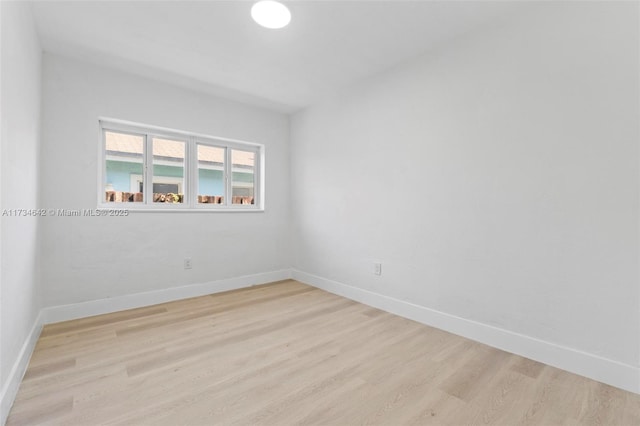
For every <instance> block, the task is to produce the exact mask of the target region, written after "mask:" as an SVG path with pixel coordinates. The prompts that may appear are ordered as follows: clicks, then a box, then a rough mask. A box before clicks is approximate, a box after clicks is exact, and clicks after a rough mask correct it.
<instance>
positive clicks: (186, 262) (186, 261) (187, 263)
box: [184, 257, 192, 269]
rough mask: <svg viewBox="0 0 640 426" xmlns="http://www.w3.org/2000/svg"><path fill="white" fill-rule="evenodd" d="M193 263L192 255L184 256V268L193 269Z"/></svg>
mask: <svg viewBox="0 0 640 426" xmlns="http://www.w3.org/2000/svg"><path fill="white" fill-rule="evenodd" d="M191 268H192V265H191V258H190V257H185V258H184V269H191Z"/></svg>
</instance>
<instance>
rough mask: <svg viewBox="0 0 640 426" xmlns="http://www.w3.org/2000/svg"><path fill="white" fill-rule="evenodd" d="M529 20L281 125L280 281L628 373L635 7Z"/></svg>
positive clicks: (632, 338) (632, 314)
mask: <svg viewBox="0 0 640 426" xmlns="http://www.w3.org/2000/svg"><path fill="white" fill-rule="evenodd" d="M539 9H540V10H538V11H537V12H536V13H531V14H530V16H528V17H523V18H522V19H519V20H514V21H513V22H511V23H508V22H505V23H503V24H501V25H499V26H496V27H494V28H490V29H485V30H484V31H483V32H482V33H479V32H478V33H474V34H470V35H468V36H467V37H465V38H463V39H458V40H457V41H455V42H452V43H450V44H448V45H447V46H443V47H442V49H441V50H439V51H438V52H433V53H432V54H430V55H427V56H424V57H422V58H420V59H419V60H416V61H414V62H411V63H408V64H404V65H403V66H400V67H397V68H396V69H394V70H392V71H389V72H387V73H385V74H384V75H379V76H377V77H375V78H372V79H370V80H368V81H364V82H361V83H360V84H358V85H356V86H353V87H350V88H348V89H346V90H344V91H343V93H342V94H341V95H339V96H336V97H335V98H333V99H330V100H327V101H326V102H324V103H322V104H319V105H316V106H313V107H311V108H309V109H307V110H305V111H303V112H300V113H298V114H297V115H295V116H294V117H293V118H292V133H291V139H292V141H293V142H292V154H291V156H292V159H291V161H292V177H293V178H292V204H293V206H294V207H293V209H294V210H293V215H294V220H295V229H294V233H293V235H294V241H295V243H294V249H293V253H294V262H293V263H294V267H295V268H297V269H298V270H299V271H302V272H305V273H307V274H312V275H315V276H317V277H320V278H322V279H326V280H333V281H335V282H338V283H341V284H346V285H349V286H353V287H355V288H356V289H358V291H359V290H360V289H362V290H368V291H371V292H374V293H378V294H382V295H386V296H391V297H394V298H397V299H400V300H403V301H407V302H411V303H413V304H416V305H419V306H421V307H425V308H430V309H433V310H436V311H439V312H442V313H445V314H449V315H454V316H457V317H461V318H463V319H467V320H471V321H475V322H478V323H481V324H484V325H486V326H492V327H497V328H499V329H503V330H507V331H510V332H513V333H516V334H517V335H521V336H525V337H529V338H532V339H533V340H531V342H534V341H535V339H539V340H541V341H543V342H539V341H538V343H545V342H546V343H551V344H555V345H559V347H565V348H569V349H571V350H575V352H574V354H578V353H582V352H585V353H587V354H588V355H589V356H593V357H594V358H593V359H598V357H602V358H605V359H606V360H607V361H612V365H613V364H616V363H619V364H621V365H623V366H627V367H630V370H628V371H634V370H633V369H634V368H635V369H636V370H635V371H637V368H638V364H639V344H640V342H639V336H640V329H639V320H640V318H639V311H640V309H639V308H640V306H639V296H640V295H639V283H640V280H639V264H638V259H639V257H638V256H639V241H638V238H639V226H638V217H639V215H640V210H639V202H638V194H639V155H638V154H639V149H638V143H639V140H640V134H639V117H640V108H639V96H638V94H639V93H640V92H639V89H640V88H639V82H638V80H639V76H640V70H639V66H638V52H639V46H638V43H639V41H638V40H639V33H638V4H637V3H632V2H627V3H621V2H619V3H613V2H580V3H577V2H563V4H553V3H552V2H544V3H542V4H540V5H539ZM374 261H379V262H381V263H382V269H383V275H382V276H380V277H377V276H374V275H373V274H372V263H373V262H374ZM487 330H489V329H487ZM546 343H545V344H546ZM525 352H526V351H525ZM631 380H637V376H636V378H635V379H633V378H631ZM635 386H638V384H637V383H636V385H635ZM635 389H636V391H638V389H640V387H636V388H635Z"/></svg>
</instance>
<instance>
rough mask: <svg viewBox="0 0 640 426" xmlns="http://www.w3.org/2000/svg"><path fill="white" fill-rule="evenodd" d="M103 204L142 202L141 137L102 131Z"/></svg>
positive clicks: (142, 158)
mask: <svg viewBox="0 0 640 426" xmlns="http://www.w3.org/2000/svg"><path fill="white" fill-rule="evenodd" d="M104 135H105V138H104V139H105V154H106V165H105V170H106V182H105V184H106V186H105V188H104V190H105V199H104V201H106V202H134V203H141V202H142V182H143V176H144V173H143V163H144V161H143V160H144V154H143V152H144V137H143V136H138V135H129V134H126V133H116V132H109V131H105V133H104Z"/></svg>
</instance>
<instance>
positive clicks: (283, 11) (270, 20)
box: [251, 0, 291, 29]
mask: <svg viewBox="0 0 640 426" xmlns="http://www.w3.org/2000/svg"><path fill="white" fill-rule="evenodd" d="M251 17H252V18H253V20H254V21H256V22H257V23H258V24H260V25H262V26H263V27H265V28H272V29H277V28H283V27H286V26H287V25H288V24H289V22H290V21H291V12H289V9H288V8H287V6H285V5H284V4H282V3H280V2H277V1H274V0H262V1H259V2H257V3H256V4H254V5H253V7H252V8H251Z"/></svg>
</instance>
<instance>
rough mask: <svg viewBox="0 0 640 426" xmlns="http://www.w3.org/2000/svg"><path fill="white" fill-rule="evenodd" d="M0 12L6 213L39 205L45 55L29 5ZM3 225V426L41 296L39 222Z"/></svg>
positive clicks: (1, 198) (2, 7)
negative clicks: (0, 19)
mask: <svg viewBox="0 0 640 426" xmlns="http://www.w3.org/2000/svg"><path fill="white" fill-rule="evenodd" d="M0 14H1V15H2V21H1V27H2V35H1V38H2V46H1V52H2V53H1V55H2V56H1V58H0V61H1V63H2V65H1V66H2V71H1V76H2V77H1V80H2V81H1V88H0V92H1V93H2V96H1V97H0V98H1V105H0V111H1V113H0V115H1V121H0V127H1V128H2V136H1V141H2V142H1V146H0V151H1V152H2V154H1V161H2V163H1V178H0V181H1V192H0V205H1V208H2V209H3V210H4V209H33V208H36V207H37V206H38V179H39V171H38V157H39V143H40V142H39V140H40V81H41V58H42V53H41V49H40V44H39V41H38V37H37V34H36V32H35V27H34V24H33V19H32V16H31V9H30V5H27V4H24V3H20V2H1V3H0ZM1 222H2V224H1V227H0V233H1V235H2V239H1V240H2V251H1V256H0V257H1V265H0V271H1V272H0V295H1V297H0V299H1V302H0V389H1V393H0V402H1V403H2V405H1V408H0V423H3V421H4V419H5V416H6V414H7V410H8V408H9V407H8V406H7V404H10V403H11V401H12V400H13V395H14V394H15V391H16V390H17V384H18V383H19V381H20V379H21V378H22V374H23V373H24V370H23V368H25V367H26V364H24V365H22V364H21V359H22V358H21V356H20V354H21V351H23V349H24V348H25V346H24V345H25V342H27V343H28V340H29V335H30V333H31V330H32V328H33V327H34V324H35V322H36V317H37V315H38V311H39V310H40V297H39V292H38V287H37V285H38V267H37V234H38V220H37V219H35V218H33V217H6V216H4V217H2V218H1ZM27 351H28V350H27ZM27 359H28V358H27Z"/></svg>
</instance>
